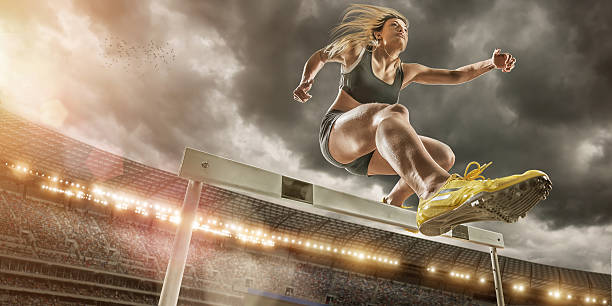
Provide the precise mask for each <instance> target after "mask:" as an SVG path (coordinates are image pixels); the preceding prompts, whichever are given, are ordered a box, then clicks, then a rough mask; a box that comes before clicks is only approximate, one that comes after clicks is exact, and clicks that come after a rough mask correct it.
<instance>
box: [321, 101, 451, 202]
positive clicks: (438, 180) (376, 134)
mask: <svg viewBox="0 0 612 306" xmlns="http://www.w3.org/2000/svg"><path fill="white" fill-rule="evenodd" d="M375 150H376V151H378V152H379V153H380V155H381V156H382V157H383V158H384V159H385V160H386V161H387V162H388V164H389V166H391V168H392V169H393V170H394V171H395V173H397V174H398V175H399V176H400V177H401V178H402V179H403V180H404V181H405V182H406V184H408V185H409V186H410V188H412V190H414V191H415V192H416V193H417V194H418V195H419V197H425V198H427V197H428V196H429V195H430V194H433V192H435V191H437V189H439V188H440V187H441V186H442V185H443V184H444V182H445V181H446V180H447V179H448V177H449V176H450V175H449V174H448V172H446V171H445V170H444V169H443V168H442V167H440V166H439V165H438V164H437V163H436V162H435V160H434V159H433V158H432V157H431V156H430V155H429V153H427V150H426V149H425V146H424V145H423V143H422V141H421V139H420V138H419V136H418V135H417V134H416V132H415V130H414V128H413V127H412V126H411V125H410V122H409V117H408V109H407V108H406V107H405V106H403V105H401V104H393V105H388V104H382V103H369V104H363V105H360V106H358V107H356V108H354V109H352V110H350V111H348V112H346V113H344V114H342V115H341V116H340V117H339V118H338V119H337V120H336V122H335V123H334V125H333V127H332V130H331V132H330V136H329V152H330V155H331V156H332V157H333V158H334V159H335V160H336V161H338V162H340V163H343V164H346V163H349V162H352V161H354V160H356V159H357V158H359V157H361V156H363V155H366V154H369V153H371V152H373V151H375Z"/></svg>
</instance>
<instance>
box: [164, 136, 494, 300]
mask: <svg viewBox="0 0 612 306" xmlns="http://www.w3.org/2000/svg"><path fill="white" fill-rule="evenodd" d="M178 175H179V177H182V178H185V179H188V180H189V182H188V185H187V189H186V192H185V199H184V201H183V207H182V209H181V216H182V219H183V220H184V221H185V222H182V223H181V224H180V225H179V226H178V228H177V233H176V237H175V240H174V244H173V247H172V252H171V254H170V260H169V263H168V268H167V270H166V275H165V278H164V283H163V286H162V292H161V295H160V299H159V305H175V304H176V303H177V301H178V293H179V290H180V287H181V281H182V276H183V272H184V269H185V261H186V258H187V257H186V256H187V252H188V250H189V242H190V240H191V228H190V226H189V224H191V221H193V220H191V219H190V218H191V217H192V216H193V217H195V213H196V211H197V204H198V203H199V200H200V196H201V191H202V185H203V183H206V184H208V185H212V186H216V187H219V188H222V189H225V190H228V191H231V192H236V193H239V194H241V195H244V196H248V197H252V198H255V199H258V200H263V201H267V202H269V203H273V204H276V205H280V206H284V207H288V208H291V209H296V210H299V211H302V212H306V213H310V214H314V215H319V216H323V217H328V218H332V219H336V220H340V221H345V222H349V223H354V224H358V225H362V226H366V227H373V228H377V229H381V230H385V231H388V232H393V233H396V234H400V235H405V236H412V234H410V233H418V228H417V226H416V212H415V211H411V210H407V209H401V208H399V207H395V206H391V205H384V204H382V203H380V202H379V201H375V200H368V199H363V198H360V197H357V196H355V195H352V194H348V193H344V192H339V191H336V190H332V189H329V188H326V187H323V186H319V185H315V184H312V183H308V182H304V181H300V180H297V179H294V178H290V177H287V176H284V175H281V174H277V173H273V172H270V171H267V170H264V169H260V168H257V167H253V166H250V165H246V164H243V163H239V162H236V161H232V160H229V159H226V158H222V157H219V156H215V155H213V154H209V153H206V152H202V151H198V150H195V149H192V148H185V151H184V154H183V159H182V162H181V166H180V168H179V173H178ZM409 232H410V233H409ZM442 236H445V237H450V238H453V239H459V240H463V241H467V242H471V243H476V244H481V245H485V246H488V247H489V250H490V255H491V265H492V267H493V269H492V270H493V279H494V281H495V293H496V297H497V303H498V305H504V298H503V290H502V284H501V274H500V269H499V262H498V258H497V248H503V247H504V240H503V235H502V234H501V233H496V232H493V231H488V230H484V229H480V228H476V227H473V226H466V225H458V226H456V227H455V228H453V230H451V231H449V232H448V233H444V234H443V235H442ZM379 261H382V259H381V258H379Z"/></svg>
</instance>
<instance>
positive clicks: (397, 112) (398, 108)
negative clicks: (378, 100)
mask: <svg viewBox="0 0 612 306" xmlns="http://www.w3.org/2000/svg"><path fill="white" fill-rule="evenodd" d="M384 112H385V113H386V114H387V115H390V116H400V117H404V118H405V119H406V120H408V119H409V118H410V116H409V114H410V113H409V111H408V108H407V107H406V106H404V105H402V104H399V103H398V104H391V105H389V106H387V107H385V109H384Z"/></svg>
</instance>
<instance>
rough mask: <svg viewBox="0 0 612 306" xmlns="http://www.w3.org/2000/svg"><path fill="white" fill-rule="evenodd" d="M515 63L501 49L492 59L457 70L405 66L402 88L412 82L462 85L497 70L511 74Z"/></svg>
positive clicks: (510, 56) (495, 52)
mask: <svg viewBox="0 0 612 306" xmlns="http://www.w3.org/2000/svg"><path fill="white" fill-rule="evenodd" d="M515 63H516V58H514V57H512V55H510V54H509V53H500V49H496V50H495V51H494V52H493V56H492V57H491V58H490V59H488V60H484V61H480V62H478V63H474V64H471V65H467V66H463V67H461V68H457V69H455V70H448V69H435V68H430V67H427V66H424V65H421V64H416V63H409V64H403V65H402V68H403V70H404V74H405V76H404V80H405V81H404V84H402V85H403V86H402V88H403V87H405V86H406V85H408V84H409V83H411V82H415V83H419V84H429V85H456V84H462V83H465V82H469V81H471V80H473V79H475V78H477V77H478V76H480V75H482V74H483V73H485V72H488V71H491V70H493V69H495V68H499V69H502V71H504V72H510V71H511V70H512V69H513V68H514V64H515ZM406 76H407V77H406Z"/></svg>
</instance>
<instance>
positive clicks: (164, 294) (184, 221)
mask: <svg viewBox="0 0 612 306" xmlns="http://www.w3.org/2000/svg"><path fill="white" fill-rule="evenodd" d="M201 193H202V182H197V181H193V180H189V183H188V185H187V191H186V192H185V199H184V200H183V208H182V209H181V220H180V221H179V225H178V229H177V230H176V236H175V237H174V244H173V246H172V253H171V254H170V261H169V262H168V269H167V270H166V276H165V277H164V284H163V285H162V291H161V294H160V296H159V305H160V306H174V305H176V303H177V302H178V296H179V292H180V290H181V282H182V280H183V273H184V272H185V264H186V263H187V253H188V252H189V243H190V241H191V233H192V229H193V221H194V220H195V217H196V211H197V209H198V203H199V202H200V195H201Z"/></svg>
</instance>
